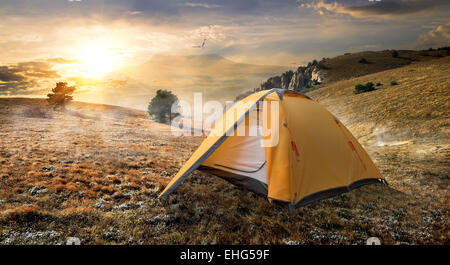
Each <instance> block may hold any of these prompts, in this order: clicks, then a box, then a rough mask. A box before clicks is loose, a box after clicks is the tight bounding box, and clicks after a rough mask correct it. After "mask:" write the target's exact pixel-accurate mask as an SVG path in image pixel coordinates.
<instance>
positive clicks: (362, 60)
mask: <svg viewBox="0 0 450 265" xmlns="http://www.w3.org/2000/svg"><path fill="white" fill-rule="evenodd" d="M358 62H359V63H362V64H368V63H369V61H367V60H366V58H361V59H359V61H358Z"/></svg>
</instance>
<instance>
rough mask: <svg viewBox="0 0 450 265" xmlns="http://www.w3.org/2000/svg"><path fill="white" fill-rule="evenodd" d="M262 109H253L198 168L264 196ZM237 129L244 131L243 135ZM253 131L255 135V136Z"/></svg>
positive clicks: (265, 175)
mask: <svg viewBox="0 0 450 265" xmlns="http://www.w3.org/2000/svg"><path fill="white" fill-rule="evenodd" d="M261 115H262V111H258V110H255V111H253V113H251V115H249V116H248V117H247V118H246V120H245V122H242V123H241V124H240V125H239V126H238V127H237V129H236V130H235V135H232V136H229V137H228V138H227V139H226V140H225V141H224V142H223V143H222V144H221V145H220V146H219V148H217V149H216V150H215V151H214V153H213V154H211V156H210V157H208V158H207V159H206V160H205V161H204V162H203V163H202V165H201V166H200V167H199V170H202V171H207V172H209V173H212V174H214V175H217V176H219V177H222V178H224V179H226V180H228V181H230V182H231V183H233V184H235V185H238V186H243V187H245V188H247V189H250V190H253V191H256V192H258V193H262V194H264V195H267V169H266V153H265V148H264V146H263V135H262V124H259V123H260V122H258V121H260V120H261V119H260V117H259V116H261ZM237 132H245V134H244V135H243V136H238V135H236V134H237ZM255 132H256V133H255ZM255 134H256V135H255Z"/></svg>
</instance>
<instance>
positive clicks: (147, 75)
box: [124, 54, 289, 103]
mask: <svg viewBox="0 0 450 265" xmlns="http://www.w3.org/2000/svg"><path fill="white" fill-rule="evenodd" d="M288 69H289V67H287V66H276V65H274V66H270V65H252V64H243V63H236V62H233V61H231V60H229V59H226V58H224V57H222V56H220V55H217V54H207V55H195V56H171V55H155V56H153V57H152V58H151V59H150V60H149V61H147V62H146V63H144V64H142V65H139V66H136V67H132V68H128V69H125V70H124V71H125V74H126V75H127V76H130V77H132V78H134V79H136V80H138V81H139V82H141V83H143V84H146V85H147V86H148V87H150V88H145V89H147V90H152V89H154V90H156V89H169V90H172V91H173V92H175V94H177V95H178V96H179V97H181V98H183V97H185V99H186V100H189V99H191V98H192V96H193V95H192V93H193V92H202V93H203V94H204V99H205V100H219V101H223V102H224V101H226V100H233V99H234V96H235V95H236V94H239V93H241V92H242V91H245V90H247V89H250V88H252V87H254V86H255V85H256V84H258V83H260V82H261V81H262V80H264V79H266V78H267V76H271V75H274V74H277V73H279V72H282V71H286V70H288ZM152 93H154V91H152ZM152 93H150V95H149V96H153V94H152ZM147 101H148V99H147ZM146 103H148V102H146Z"/></svg>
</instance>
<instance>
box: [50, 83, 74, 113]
mask: <svg viewBox="0 0 450 265" xmlns="http://www.w3.org/2000/svg"><path fill="white" fill-rule="evenodd" d="M75 89H76V88H75V87H74V86H67V82H58V83H56V87H54V88H53V89H52V92H53V93H50V94H47V97H48V99H47V100H48V101H49V102H50V103H52V104H54V105H57V106H62V107H64V105H65V104H66V103H67V102H69V101H71V100H73V97H72V96H71V95H72V94H73V92H74V91H75Z"/></svg>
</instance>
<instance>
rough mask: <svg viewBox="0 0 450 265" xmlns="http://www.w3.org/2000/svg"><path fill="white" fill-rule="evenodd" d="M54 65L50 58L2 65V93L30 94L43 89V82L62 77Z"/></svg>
mask: <svg viewBox="0 0 450 265" xmlns="http://www.w3.org/2000/svg"><path fill="white" fill-rule="evenodd" d="M60 59H62V58H60ZM53 66H54V64H53V63H50V62H48V60H45V61H27V62H19V63H16V64H11V65H2V66H0V95H9V96H10V95H19V94H20V95H28V94H32V93H35V92H37V91H42V89H43V88H42V85H43V84H47V83H48V82H50V81H51V80H54V79H56V78H60V77H61V76H60V75H59V74H58V72H57V71H55V70H53Z"/></svg>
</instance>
